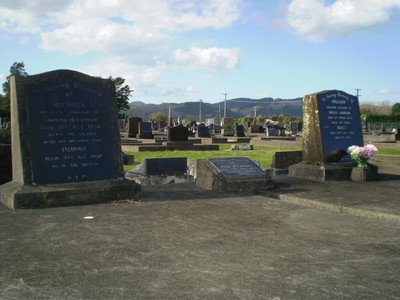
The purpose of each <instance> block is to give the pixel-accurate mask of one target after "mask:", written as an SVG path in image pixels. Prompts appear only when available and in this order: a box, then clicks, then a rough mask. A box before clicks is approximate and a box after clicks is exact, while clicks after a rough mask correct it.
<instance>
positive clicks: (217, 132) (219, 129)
mask: <svg viewBox="0 0 400 300" xmlns="http://www.w3.org/2000/svg"><path fill="white" fill-rule="evenodd" d="M213 132H214V133H215V134H219V133H221V126H220V125H214V128H213Z"/></svg>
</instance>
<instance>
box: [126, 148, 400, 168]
mask: <svg viewBox="0 0 400 300" xmlns="http://www.w3.org/2000/svg"><path fill="white" fill-rule="evenodd" d="M243 145H245V144H243ZM231 147H232V145H231V144H220V145H219V151H210V150H207V151H143V152H126V154H133V155H134V156H135V164H134V165H130V166H127V165H125V166H124V170H125V172H126V171H128V170H131V169H134V168H135V167H136V166H137V165H138V164H140V163H142V162H143V160H144V159H146V158H167V157H187V159H189V160H197V159H203V158H215V157H248V158H250V159H252V160H257V161H259V162H260V166H261V168H270V167H271V163H272V156H273V154H274V153H275V152H277V151H296V150H301V149H299V148H279V147H268V146H254V150H231ZM378 153H379V154H391V155H400V149H389V148H382V147H380V148H379V152H378Z"/></svg>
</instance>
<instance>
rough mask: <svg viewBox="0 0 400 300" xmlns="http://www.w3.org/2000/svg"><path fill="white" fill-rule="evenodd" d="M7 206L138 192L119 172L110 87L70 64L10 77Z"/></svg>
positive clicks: (2, 196)
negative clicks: (29, 74) (57, 68)
mask: <svg viewBox="0 0 400 300" xmlns="http://www.w3.org/2000/svg"><path fill="white" fill-rule="evenodd" d="M10 92H11V122H12V124H11V130H12V173H13V177H12V181H11V182H9V183H6V184H4V185H2V186H0V200H1V202H2V203H4V204H5V205H6V206H8V207H10V208H26V207H47V206H62V205H74V204H86V203H98V202H104V201H110V200H119V199H126V198H130V199H132V198H136V197H137V195H138V192H139V190H140V186H138V185H136V184H132V182H129V181H127V180H125V179H124V171H123V157H122V152H121V138H120V134H119V127H118V112H117V106H116V99H115V86H114V84H113V82H112V81H111V80H107V79H101V78H96V77H91V76H88V75H85V74H82V73H79V72H75V71H71V70H57V71H51V72H47V73H42V74H38V75H33V76H28V77H11V81H10Z"/></svg>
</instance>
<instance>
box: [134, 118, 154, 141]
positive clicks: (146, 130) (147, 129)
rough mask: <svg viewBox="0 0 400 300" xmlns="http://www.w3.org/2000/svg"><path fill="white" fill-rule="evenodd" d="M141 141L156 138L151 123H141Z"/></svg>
mask: <svg viewBox="0 0 400 300" xmlns="http://www.w3.org/2000/svg"><path fill="white" fill-rule="evenodd" d="M137 137H138V138H140V139H152V138H154V135H153V129H152V128H151V123H150V122H140V123H139V133H138V135H137Z"/></svg>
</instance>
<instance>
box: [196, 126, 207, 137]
mask: <svg viewBox="0 0 400 300" xmlns="http://www.w3.org/2000/svg"><path fill="white" fill-rule="evenodd" d="M196 137H210V130H209V129H208V127H207V126H204V125H199V126H198V127H197V132H196Z"/></svg>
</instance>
